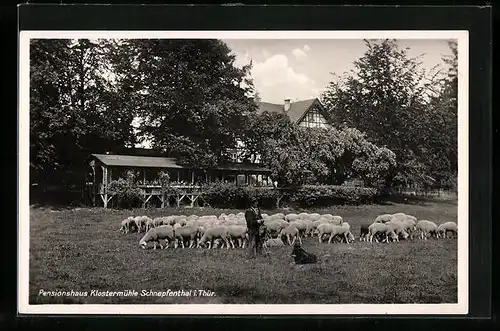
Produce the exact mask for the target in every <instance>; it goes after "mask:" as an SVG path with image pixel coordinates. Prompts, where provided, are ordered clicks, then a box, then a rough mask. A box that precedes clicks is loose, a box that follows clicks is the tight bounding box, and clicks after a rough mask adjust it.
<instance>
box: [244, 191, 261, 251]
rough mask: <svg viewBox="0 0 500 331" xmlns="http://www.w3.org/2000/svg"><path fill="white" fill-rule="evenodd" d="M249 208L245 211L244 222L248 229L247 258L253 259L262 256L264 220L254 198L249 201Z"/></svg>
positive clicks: (257, 202)
mask: <svg viewBox="0 0 500 331" xmlns="http://www.w3.org/2000/svg"><path fill="white" fill-rule="evenodd" d="M250 204H251V206H250V208H249V209H247V211H245V220H246V222H247V229H248V255H249V256H248V257H249V258H253V257H256V256H257V255H262V246H263V245H264V236H265V229H264V220H263V219H262V215H261V214H260V208H259V201H258V200H257V199H256V198H251V199H250Z"/></svg>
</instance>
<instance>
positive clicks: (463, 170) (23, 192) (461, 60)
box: [18, 30, 469, 315]
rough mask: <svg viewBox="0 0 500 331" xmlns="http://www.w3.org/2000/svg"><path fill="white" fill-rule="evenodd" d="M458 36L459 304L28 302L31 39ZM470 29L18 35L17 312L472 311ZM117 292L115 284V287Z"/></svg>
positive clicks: (423, 312)
mask: <svg viewBox="0 0 500 331" xmlns="http://www.w3.org/2000/svg"><path fill="white" fill-rule="evenodd" d="M68 38H89V39H99V38H106V39H109V38H124V39H136V38H142V39H153V38H166V39H168V38H170V39H179V38H182V39H184V38H193V39H207V38H211V39H361V38H364V39H383V38H394V39H456V40H457V41H458V54H459V56H458V73H459V75H458V164H459V171H458V227H459V228H460V231H459V233H458V275H457V281H458V303H456V304H331V305H324V304H322V305H312V304H309V305H301V304H293V305H262V304H258V305H257V304H244V305H241V304H238V305H236V304H229V305H227V304H218V305H213V304H206V305H205V304H165V305H157V304H156V305H148V304H139V305H118V304H116V305H113V304H112V305H110V304H103V305H95V304H81V305H80V304H75V305H73V304H71V305H64V304H61V305H52V304H37V305H30V304H29V243H30V235H29V232H30V224H29V222H30V220H29V205H30V203H29V175H30V173H29V92H30V91H29V72H30V68H29V43H30V39H68ZM468 62H469V34H468V31H458V30H449V31H444V30H440V31H433V30H422V31H416V30H412V31H402V30H398V31H21V32H20V33H19V62H18V65H19V78H18V79H19V94H18V97H19V109H18V116H19V117H18V118H19V126H18V129H19V137H18V139H19V140H18V158H19V159H18V161H19V168H18V170H19V172H18V187H19V195H18V217H19V219H18V313H20V314H84V315H87V314H96V315H97V314H147V315H155V314H166V315H170V314H172V315H254V314H255V315H373V314H375V315H379V314H395V315H400V314H405V315H415V314H418V315H420V314H426V315H427V314H429V315H436V314H446V315H447V314H450V315H456V314H459V315H461V314H467V313H468V308H469V302H468V298H469V274H468V273H469V251H468V242H469V229H468V214H469V210H468V198H469V188H468V178H469V173H468V171H469V169H468V162H469V146H468V145H469V142H468V136H469V129H468V113H469V111H468V102H469V99H468V97H469V96H468V86H469V85H468V84H469V82H468V76H469V75H468V73H469V64H468ZM110 290H113V289H110Z"/></svg>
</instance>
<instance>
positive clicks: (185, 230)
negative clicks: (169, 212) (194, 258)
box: [174, 224, 198, 248]
mask: <svg viewBox="0 0 500 331" xmlns="http://www.w3.org/2000/svg"><path fill="white" fill-rule="evenodd" d="M175 225H177V224H175ZM175 225H174V235H175V239H176V242H175V248H177V247H178V244H177V243H178V242H180V243H181V246H182V248H184V247H185V246H184V241H185V240H188V241H189V248H192V247H194V245H195V242H196V238H197V236H198V228H197V227H195V226H188V225H187V226H182V227H179V228H175Z"/></svg>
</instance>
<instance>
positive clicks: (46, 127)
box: [30, 39, 133, 176]
mask: <svg viewBox="0 0 500 331" xmlns="http://www.w3.org/2000/svg"><path fill="white" fill-rule="evenodd" d="M113 51H114V49H113V46H112V44H111V43H110V42H108V41H104V40H86V39H82V40H58V39H40V40H33V41H32V42H31V45H30V139H31V140H30V148H31V150H30V153H31V155H30V159H31V168H32V170H34V172H33V174H34V175H35V176H36V175H41V176H44V175H47V174H48V173H51V172H53V171H60V170H69V169H75V168H79V167H81V166H82V165H83V162H84V158H85V157H86V156H87V155H88V153H89V152H104V151H106V150H107V149H112V148H114V147H116V146H123V145H124V142H128V141H130V140H133V136H132V132H131V127H130V123H131V121H132V119H133V115H132V114H130V113H129V112H128V111H126V110H124V109H122V108H121V107H120V105H119V103H117V100H119V97H118V96H119V93H120V91H118V90H117V88H116V86H115V85H114V84H113V81H112V79H111V78H110V76H109V75H110V74H111V72H110V61H109V54H110V53H111V52H113Z"/></svg>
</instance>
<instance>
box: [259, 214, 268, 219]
mask: <svg viewBox="0 0 500 331" xmlns="http://www.w3.org/2000/svg"><path fill="white" fill-rule="evenodd" d="M260 215H261V216H262V218H263V219H266V218H268V217H269V215H268V214H266V213H262V214H260Z"/></svg>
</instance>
